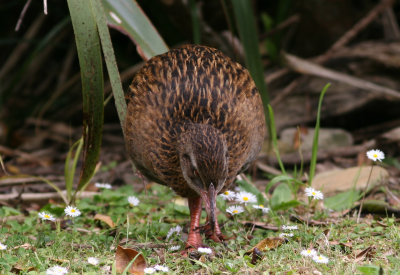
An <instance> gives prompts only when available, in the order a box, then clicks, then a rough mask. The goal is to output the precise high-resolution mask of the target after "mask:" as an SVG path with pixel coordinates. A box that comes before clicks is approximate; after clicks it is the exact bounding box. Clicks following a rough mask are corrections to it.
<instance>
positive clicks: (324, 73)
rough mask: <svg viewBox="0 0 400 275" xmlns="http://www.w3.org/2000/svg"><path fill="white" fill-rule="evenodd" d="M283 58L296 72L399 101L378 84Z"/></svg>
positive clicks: (392, 91)
mask: <svg viewBox="0 0 400 275" xmlns="http://www.w3.org/2000/svg"><path fill="white" fill-rule="evenodd" d="M284 58H285V59H286V61H287V64H288V66H289V67H290V68H291V69H292V70H294V71H296V72H299V73H302V74H308V75H315V76H319V77H323V78H328V79H331V80H334V81H339V82H342V83H346V84H348V85H351V86H353V87H357V88H360V89H363V90H367V91H369V92H371V93H374V94H377V95H383V96H386V97H387V98H389V99H395V100H400V93H399V92H398V91H396V90H393V89H390V88H387V87H384V86H380V85H378V84H375V83H372V82H369V81H366V80H364V79H360V78H357V77H354V76H351V75H347V74H344V73H340V72H337V71H334V70H330V69H327V68H324V67H322V66H320V65H317V64H315V63H313V62H310V61H307V60H305V59H302V58H299V57H297V56H294V55H290V54H284Z"/></svg>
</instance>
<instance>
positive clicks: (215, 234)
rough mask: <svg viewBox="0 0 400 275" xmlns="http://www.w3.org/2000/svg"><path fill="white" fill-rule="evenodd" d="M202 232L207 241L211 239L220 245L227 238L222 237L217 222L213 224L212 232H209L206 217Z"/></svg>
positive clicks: (209, 226)
mask: <svg viewBox="0 0 400 275" xmlns="http://www.w3.org/2000/svg"><path fill="white" fill-rule="evenodd" d="M204 232H205V234H206V238H207V239H211V240H213V241H214V242H217V243H220V242H222V241H224V240H227V237H226V236H224V235H223V234H222V232H221V229H220V227H219V224H218V221H216V222H215V226H214V232H212V230H211V225H210V223H209V222H208V217H207V221H206V225H205V227H204Z"/></svg>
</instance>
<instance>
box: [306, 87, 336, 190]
mask: <svg viewBox="0 0 400 275" xmlns="http://www.w3.org/2000/svg"><path fill="white" fill-rule="evenodd" d="M329 86H331V84H330V83H328V84H326V85H325V87H324V88H323V89H322V92H321V95H320V96H319V102H318V111H317V122H316V123H315V131H314V139H313V145H312V153H311V162H310V176H309V180H308V183H309V184H310V185H311V182H312V180H313V178H314V175H315V167H316V165H317V154H318V138H319V121H320V117H321V107H322V100H323V99H324V95H325V93H326V91H327V90H328V88H329Z"/></svg>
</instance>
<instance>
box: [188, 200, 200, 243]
mask: <svg viewBox="0 0 400 275" xmlns="http://www.w3.org/2000/svg"><path fill="white" fill-rule="evenodd" d="M188 201H189V210H190V231H189V236H188V239H187V242H186V249H185V250H190V249H191V248H195V249H197V248H198V247H201V246H202V244H203V241H202V239H201V236H200V230H199V227H200V216H201V210H202V207H201V202H202V201H201V198H200V197H195V198H189V199H188Z"/></svg>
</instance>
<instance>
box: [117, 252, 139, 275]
mask: <svg viewBox="0 0 400 275" xmlns="http://www.w3.org/2000/svg"><path fill="white" fill-rule="evenodd" d="M138 254H139V252H137V251H136V250H134V249H130V248H123V247H122V246H118V247H117V251H116V252H115V265H116V269H117V272H119V273H122V272H123V271H124V270H125V268H126V267H127V266H128V265H129V263H130V262H131V261H132V260H133V259H135V257H136V259H135V261H134V262H133V263H132V264H131V266H130V267H129V269H128V272H129V273H130V274H135V275H142V274H144V269H145V268H146V260H145V259H144V257H143V255H142V254H140V255H138Z"/></svg>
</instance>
